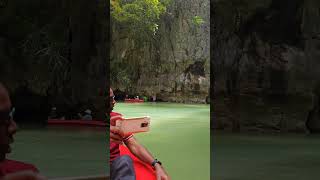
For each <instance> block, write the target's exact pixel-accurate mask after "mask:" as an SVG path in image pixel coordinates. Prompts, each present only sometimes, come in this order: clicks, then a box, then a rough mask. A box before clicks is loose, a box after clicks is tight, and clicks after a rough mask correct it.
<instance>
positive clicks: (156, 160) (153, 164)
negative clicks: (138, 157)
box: [151, 159, 162, 168]
mask: <svg viewBox="0 0 320 180" xmlns="http://www.w3.org/2000/svg"><path fill="white" fill-rule="evenodd" d="M157 163H158V164H160V165H162V163H161V162H160V161H158V159H155V160H153V162H152V163H151V166H152V167H153V168H154V167H155V165H156V164H157Z"/></svg>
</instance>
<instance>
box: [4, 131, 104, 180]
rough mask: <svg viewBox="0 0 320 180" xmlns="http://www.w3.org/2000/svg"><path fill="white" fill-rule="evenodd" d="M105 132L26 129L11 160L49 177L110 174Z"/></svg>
mask: <svg viewBox="0 0 320 180" xmlns="http://www.w3.org/2000/svg"><path fill="white" fill-rule="evenodd" d="M106 147H107V141H106V133H105V130H104V129H95V128H86V129H79V128H48V129H29V130H26V129H22V130H21V131H20V132H18V133H17V134H16V136H15V142H14V144H13V145H12V149H13V150H12V153H11V154H10V155H9V158H10V159H15V160H20V161H24V162H29V163H32V164H34V165H36V166H37V168H38V169H39V170H40V172H41V174H43V175H45V176H47V177H49V178H50V177H70V176H88V175H103V174H107V173H106V172H107V164H108V161H107V150H106V149H107V148H106Z"/></svg>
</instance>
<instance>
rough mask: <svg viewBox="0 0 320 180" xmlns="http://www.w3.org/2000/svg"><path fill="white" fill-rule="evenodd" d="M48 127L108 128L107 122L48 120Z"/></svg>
mask: <svg viewBox="0 0 320 180" xmlns="http://www.w3.org/2000/svg"><path fill="white" fill-rule="evenodd" d="M47 123H48V125H63V126H93V127H107V123H106V122H105V121H97V120H90V121H88V120H61V119H48V122H47Z"/></svg>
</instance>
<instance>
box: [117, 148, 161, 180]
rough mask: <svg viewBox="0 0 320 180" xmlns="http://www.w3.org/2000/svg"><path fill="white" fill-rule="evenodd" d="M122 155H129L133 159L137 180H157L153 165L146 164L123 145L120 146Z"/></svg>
mask: <svg viewBox="0 0 320 180" xmlns="http://www.w3.org/2000/svg"><path fill="white" fill-rule="evenodd" d="M120 154H121V155H129V156H130V157H131V158H132V159H133V164H134V169H135V172H136V180H156V179H157V177H156V173H155V171H154V169H153V168H152V167H151V165H148V164H145V163H143V162H142V161H140V160H139V159H138V158H136V157H135V156H134V155H133V154H131V153H130V151H129V150H128V149H127V147H125V146H123V145H121V146H120Z"/></svg>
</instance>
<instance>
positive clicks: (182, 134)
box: [115, 103, 210, 180]
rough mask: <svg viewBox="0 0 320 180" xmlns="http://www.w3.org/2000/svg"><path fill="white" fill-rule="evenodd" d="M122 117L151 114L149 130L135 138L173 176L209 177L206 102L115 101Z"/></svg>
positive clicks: (187, 179) (116, 109) (200, 179)
mask: <svg viewBox="0 0 320 180" xmlns="http://www.w3.org/2000/svg"><path fill="white" fill-rule="evenodd" d="M115 111H117V112H120V113H122V114H123V115H124V116H125V117H136V116H144V115H148V116H151V131H150V132H148V133H141V134H137V135H136V137H137V139H138V140H139V142H141V143H142V144H143V145H144V146H146V147H147V148H148V150H150V151H151V152H152V153H153V154H154V156H155V157H156V158H158V159H159V160H161V161H162V163H163V164H164V166H165V168H166V170H167V171H168V173H169V175H170V176H171V178H172V179H177V180H180V179H181V180H182V179H185V180H189V179H190V180H194V179H199V180H202V179H203V180H205V179H209V178H210V129H209V125H210V122H209V117H210V113H209V111H210V110H209V106H208V105H183V104H167V103H157V104H152V103H143V104H127V103H118V104H117V105H116V107H115Z"/></svg>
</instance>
